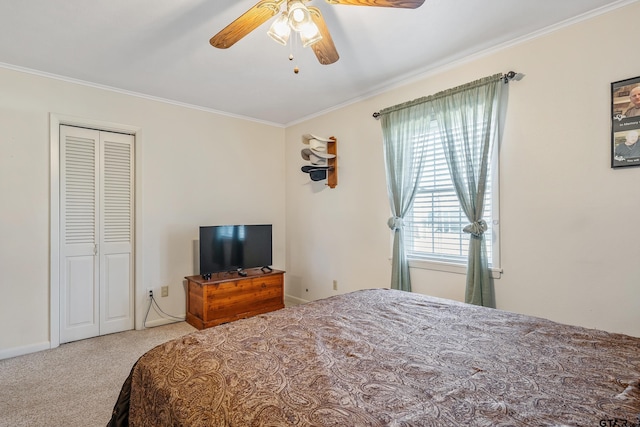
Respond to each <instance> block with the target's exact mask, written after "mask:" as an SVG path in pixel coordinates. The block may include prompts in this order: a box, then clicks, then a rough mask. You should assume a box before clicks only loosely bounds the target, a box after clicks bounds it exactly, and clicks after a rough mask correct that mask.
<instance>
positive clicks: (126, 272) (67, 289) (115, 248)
mask: <svg viewBox="0 0 640 427" xmlns="http://www.w3.org/2000/svg"><path fill="white" fill-rule="evenodd" d="M133 182H134V181H133V136H131V135H124V134H118V133H111V132H102V131H97V130H93V129H84V128H76V127H71V126H60V276H61V277H60V342H61V343H64V342H69V341H75V340H79V339H84V338H89V337H94V336H98V335H103V334H107V333H112V332H118V331H123V330H128V329H133V325H134V313H133V258H132V255H133V239H132V236H133V194H134V192H133Z"/></svg>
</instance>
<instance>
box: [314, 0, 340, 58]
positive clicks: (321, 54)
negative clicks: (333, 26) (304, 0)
mask: <svg viewBox="0 0 640 427" xmlns="http://www.w3.org/2000/svg"><path fill="white" fill-rule="evenodd" d="M307 9H309V12H311V19H312V20H313V23H314V24H316V26H317V27H318V30H319V31H320V34H321V35H322V39H321V40H320V41H319V42H316V43H314V44H312V45H311V49H313V53H315V54H316V58H318V61H319V62H320V63H321V64H322V65H329V64H333V63H334V62H336V61H337V60H338V59H340V55H338V51H337V50H336V46H335V45H334V44H333V39H332V38H331V34H330V33H329V29H328V28H327V24H325V22H324V18H323V17H322V14H321V13H320V10H319V9H318V8H316V7H307Z"/></svg>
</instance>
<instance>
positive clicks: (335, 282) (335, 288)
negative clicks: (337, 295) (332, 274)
mask: <svg viewBox="0 0 640 427" xmlns="http://www.w3.org/2000/svg"><path fill="white" fill-rule="evenodd" d="M333 290H334V291H337V290H338V281H337V280H334V281H333Z"/></svg>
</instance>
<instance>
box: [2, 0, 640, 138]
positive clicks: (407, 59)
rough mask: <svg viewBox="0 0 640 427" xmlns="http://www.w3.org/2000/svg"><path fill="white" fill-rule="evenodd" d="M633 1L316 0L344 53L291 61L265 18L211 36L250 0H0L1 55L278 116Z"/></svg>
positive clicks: (198, 102)
mask: <svg viewBox="0 0 640 427" xmlns="http://www.w3.org/2000/svg"><path fill="white" fill-rule="evenodd" d="M633 1H635V0H426V1H425V3H424V5H422V6H421V7H420V8H419V9H415V10H409V9H392V8H381V7H360V6H344V5H330V4H328V3H326V2H325V1H323V0H313V1H311V5H313V6H316V7H318V8H319V9H320V10H321V11H322V14H323V16H324V19H325V21H326V23H327V26H328V28H329V30H330V31H331V35H332V37H333V41H334V43H335V45H336V48H337V50H338V52H339V54H340V60H339V61H338V62H336V63H335V64H332V65H320V64H319V63H318V62H317V60H316V58H315V55H314V54H313V52H312V51H311V50H310V49H309V48H302V47H301V46H300V44H299V43H297V46H296V47H295V48H294V50H293V53H294V57H295V58H294V60H293V61H290V60H289V59H288V56H289V53H290V51H291V48H290V47H289V46H287V47H283V46H281V45H279V44H277V43H275V42H274V41H272V40H271V39H270V38H269V37H268V36H267V34H266V31H267V29H268V28H269V25H270V23H271V20H270V21H268V22H267V23H265V24H263V25H262V26H261V27H259V28H258V29H256V30H255V31H253V32H252V33H251V34H249V35H248V36H247V37H245V38H243V39H242V40H240V41H239V42H238V43H237V44H235V45H234V46H232V47H231V48H229V49H226V50H222V49H216V48H213V47H211V45H210V44H209V39H210V38H211V36H213V35H214V34H215V33H217V32H218V31H219V30H221V29H222V28H223V27H225V26H226V25H227V24H229V23H230V22H231V21H233V20H234V19H236V18H237V17H238V16H240V15H241V14H242V13H244V12H245V11H246V10H248V9H249V8H250V7H252V6H253V5H254V3H256V2H257V0H134V1H132V0H92V1H88V0H64V1H51V0H0V66H4V67H8V68H14V69H20V70H27V71H35V72H36V73H44V74H46V75H52V76H56V77H62V78H64V79H69V80H74V81H79V82H85V83H89V84H94V85H97V86H102V87H109V88H114V89H117V90H120V91H125V92H128V93H135V94H139V95H144V96H149V97H153V98H159V99H164V100H168V101H171V102H176V103H181V104H188V105H192V106H196V107H198V108H203V109H206V110H213V111H217V112H222V113H225V114H230V115H234V116H240V117H245V118H250V119H254V120H258V121H263V122H267V123H271V124H276V125H282V126H284V125H287V124H292V123H294V122H296V121H299V120H301V119H303V118H306V117H310V116H313V115H315V114H318V113H320V112H322V111H326V110H328V109H331V108H332V107H334V106H336V105H341V104H346V103H349V102H352V101H354V100H357V99H362V98H363V97H366V96H368V95H371V94H373V93H377V92H380V91H381V90H384V89H385V88H388V87H391V86H392V85H397V84H398V83H399V82H400V81H402V80H405V79H409V78H411V77H415V76H417V75H420V74H424V73H426V72H428V71H429V70H433V69H435V68H437V67H440V66H442V65H444V64H446V63H449V62H452V61H455V60H459V59H462V58H464V57H467V56H469V55H473V54H476V53H478V52H482V51H485V50H488V49H492V48H495V47H497V46H501V45H504V44H505V43H509V42H510V41H512V40H515V39H520V38H523V37H527V36H530V35H532V34H536V33H539V32H541V31H546V30H548V29H549V28H550V27H551V28H554V27H556V26H558V25H564V24H567V23H571V22H574V21H576V20H579V19H582V18H585V17H590V16H593V15H595V14H598V13H603V12H606V11H608V10H611V9H612V8H615V7H619V6H622V5H625V4H629V3H631V2H633ZM294 66H298V67H299V69H300V72H299V73H298V74H294V72H293V68H294ZM500 71H508V70H496V72H500ZM516 71H521V72H524V73H525V74H526V70H516ZM479 77H481V76H479ZM422 95H425V94H417V96H416V97H418V96H422Z"/></svg>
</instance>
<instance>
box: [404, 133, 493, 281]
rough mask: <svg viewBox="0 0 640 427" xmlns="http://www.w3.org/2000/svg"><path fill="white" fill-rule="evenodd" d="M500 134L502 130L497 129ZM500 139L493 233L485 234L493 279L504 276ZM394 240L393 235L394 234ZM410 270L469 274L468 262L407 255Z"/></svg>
mask: <svg viewBox="0 0 640 427" xmlns="http://www.w3.org/2000/svg"><path fill="white" fill-rule="evenodd" d="M497 132H498V133H499V132H500V129H499V128H498V129H497ZM499 141H500V138H497V135H496V141H495V143H494V144H493V145H492V148H491V167H490V169H489V170H490V172H491V213H492V220H491V227H490V231H491V233H490V234H489V233H487V234H485V238H489V237H490V238H491V244H492V251H491V260H490V262H491V266H490V267H489V272H490V274H491V277H492V278H494V279H499V278H500V277H501V276H502V267H501V263H500V147H499ZM392 239H393V233H392ZM407 260H408V262H409V268H417V269H423V270H433V271H442V272H448V273H455V274H466V273H467V262H455V261H453V260H450V259H446V258H445V257H438V256H429V255H425V256H415V255H409V254H407Z"/></svg>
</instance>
